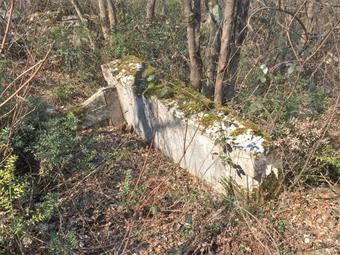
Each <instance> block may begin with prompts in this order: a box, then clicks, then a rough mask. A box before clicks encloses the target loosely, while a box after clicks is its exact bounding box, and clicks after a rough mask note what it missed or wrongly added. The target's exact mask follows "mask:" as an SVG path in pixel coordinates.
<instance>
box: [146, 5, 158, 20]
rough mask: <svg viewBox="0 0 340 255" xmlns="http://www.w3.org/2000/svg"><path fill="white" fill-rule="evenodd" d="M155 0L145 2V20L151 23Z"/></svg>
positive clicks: (153, 15)
mask: <svg viewBox="0 0 340 255" xmlns="http://www.w3.org/2000/svg"><path fill="white" fill-rule="evenodd" d="M155 5H156V0H148V2H147V4H146V20H147V22H148V23H151V22H152V21H153V19H154V17H155Z"/></svg>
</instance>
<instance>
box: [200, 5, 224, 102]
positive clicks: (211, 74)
mask: <svg viewBox="0 0 340 255" xmlns="http://www.w3.org/2000/svg"><path fill="white" fill-rule="evenodd" d="M205 4H206V9H207V10H208V15H209V18H208V19H209V21H208V22H209V41H208V47H207V53H206V59H207V68H206V75H207V82H206V84H204V86H203V88H202V89H203V94H204V95H206V96H207V97H213V95H214V84H215V74H216V63H217V61H218V53H219V51H220V47H221V28H220V26H221V23H222V20H223V17H222V16H223V15H222V9H221V6H220V5H219V3H218V1H217V0H206V2H205Z"/></svg>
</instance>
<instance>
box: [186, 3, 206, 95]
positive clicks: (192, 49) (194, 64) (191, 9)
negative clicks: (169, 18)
mask: <svg viewBox="0 0 340 255" xmlns="http://www.w3.org/2000/svg"><path fill="white" fill-rule="evenodd" d="M184 10H185V15H186V17H187V23H188V24H187V40H188V51H189V59H190V82H191V85H192V86H193V87H194V88H195V89H196V90H198V91H200V90H201V82H202V76H201V75H202V59H201V53H200V42H199V25H200V0H185V1H184Z"/></svg>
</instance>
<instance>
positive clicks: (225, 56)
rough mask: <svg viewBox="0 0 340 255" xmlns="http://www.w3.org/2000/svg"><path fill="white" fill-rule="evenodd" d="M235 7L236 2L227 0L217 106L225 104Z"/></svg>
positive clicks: (217, 79) (216, 91)
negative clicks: (225, 85)
mask: <svg viewBox="0 0 340 255" xmlns="http://www.w3.org/2000/svg"><path fill="white" fill-rule="evenodd" d="M234 7H235V0H226V3H225V7H224V12H223V14H224V20H223V27H222V36H221V49H220V54H219V59H218V64H217V74H216V82H215V94H214V102H215V104H216V105H218V104H222V103H223V84H224V79H225V75H226V71H227V68H228V60H229V51H230V47H229V44H230V39H231V32H232V23H233V16H234Z"/></svg>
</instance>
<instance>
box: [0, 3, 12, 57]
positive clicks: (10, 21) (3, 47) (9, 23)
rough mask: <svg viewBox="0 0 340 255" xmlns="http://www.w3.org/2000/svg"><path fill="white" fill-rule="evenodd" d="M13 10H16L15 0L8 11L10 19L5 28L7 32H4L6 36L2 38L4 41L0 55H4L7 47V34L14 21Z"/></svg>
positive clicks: (0, 47) (0, 48)
mask: <svg viewBox="0 0 340 255" xmlns="http://www.w3.org/2000/svg"><path fill="white" fill-rule="evenodd" d="M13 10H14V0H11V3H10V7H9V11H8V20H7V25H6V30H5V34H4V37H3V39H2V43H1V46H0V56H1V55H2V53H3V51H4V49H5V44H6V40H7V36H8V34H9V30H10V27H11V23H12V15H13Z"/></svg>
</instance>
